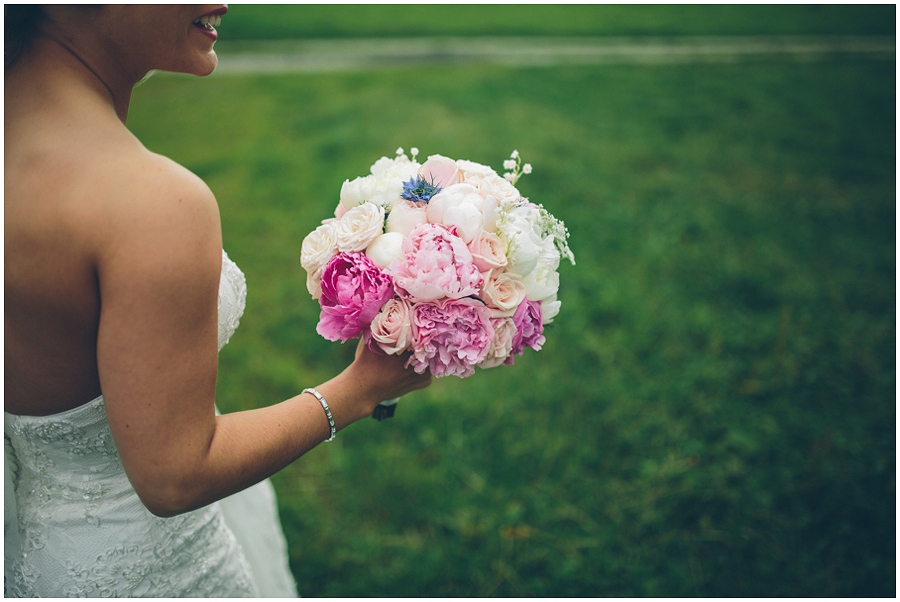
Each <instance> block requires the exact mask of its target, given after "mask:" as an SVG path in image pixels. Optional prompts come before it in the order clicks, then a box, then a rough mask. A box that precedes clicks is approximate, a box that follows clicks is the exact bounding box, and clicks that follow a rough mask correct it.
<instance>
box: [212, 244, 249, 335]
mask: <svg viewBox="0 0 900 602" xmlns="http://www.w3.org/2000/svg"><path fill="white" fill-rule="evenodd" d="M246 305H247V279H246V277H245V276H244V272H242V271H241V268H239V267H238V266H237V264H236V263H234V262H233V261H231V259H229V257H228V254H227V253H226V252H225V250H224V249H223V250H222V276H221V277H220V278H219V351H221V350H222V347H224V346H225V344H226V343H228V340H229V339H230V338H231V335H233V334H234V331H235V330H237V327H238V325H239V324H240V322H241V316H242V315H244V307H245V306H246Z"/></svg>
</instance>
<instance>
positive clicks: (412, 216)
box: [385, 199, 428, 236]
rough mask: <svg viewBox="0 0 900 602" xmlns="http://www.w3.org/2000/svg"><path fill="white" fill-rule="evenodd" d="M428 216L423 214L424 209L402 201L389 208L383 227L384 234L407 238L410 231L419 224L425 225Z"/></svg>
mask: <svg viewBox="0 0 900 602" xmlns="http://www.w3.org/2000/svg"><path fill="white" fill-rule="evenodd" d="M427 223H428V216H427V215H426V213H425V207H420V206H418V205H416V204H414V203H410V202H409V201H407V200H405V199H402V200H401V201H400V202H398V203H395V204H394V206H393V207H391V212H390V213H389V214H388V218H387V223H386V225H385V231H386V232H399V233H400V234H402V235H403V236H409V233H410V232H412V229H413V228H415V227H416V226H418V225H419V224H427Z"/></svg>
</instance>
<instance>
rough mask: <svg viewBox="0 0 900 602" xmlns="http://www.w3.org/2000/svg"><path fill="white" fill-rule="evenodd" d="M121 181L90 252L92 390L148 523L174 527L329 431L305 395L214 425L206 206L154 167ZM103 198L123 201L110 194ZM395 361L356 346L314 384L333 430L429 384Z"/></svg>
mask: <svg viewBox="0 0 900 602" xmlns="http://www.w3.org/2000/svg"><path fill="white" fill-rule="evenodd" d="M122 172H123V173H125V174H131V177H130V178H128V188H129V198H127V199H122V198H121V194H120V195H119V196H118V197H115V198H113V199H112V200H110V201H109V202H108V210H106V211H105V212H104V215H105V216H106V217H105V219H108V222H109V223H108V228H107V229H106V232H105V235H104V236H103V237H102V239H100V240H99V241H98V252H97V274H98V281H99V287H100V297H101V314H100V328H99V337H98V343H97V358H98V365H99V373H100V382H101V388H102V391H103V395H104V400H105V404H106V410H107V415H108V418H109V424H110V428H111V430H112V434H113V438H114V439H115V442H116V447H117V448H118V450H119V455H120V457H121V459H122V463H123V465H124V467H125V471H126V473H127V474H128V477H129V479H130V480H131V483H132V485H133V486H134V488H135V490H136V491H137V493H138V495H139V496H140V498H141V500H142V501H143V502H144V504H145V505H146V506H147V508H149V509H150V511H151V512H153V513H154V514H157V515H160V516H170V515H174V514H179V513H181V512H185V511H188V510H192V509H195V508H199V507H201V506H204V505H206V504H209V503H211V502H213V501H216V500H218V499H221V498H223V497H225V496H227V495H230V494H232V493H235V492H237V491H239V490H241V489H243V488H245V487H248V486H249V485H252V484H253V483H256V482H258V481H260V480H262V479H263V478H265V477H268V476H270V475H271V474H273V473H275V472H277V471H278V470H280V469H281V468H283V467H284V466H286V465H287V464H289V463H290V462H292V461H293V460H295V459H296V458H297V457H299V456H300V455H302V454H303V453H305V452H306V451H308V450H309V449H311V448H312V447H313V446H315V445H316V444H318V443H319V442H321V441H323V440H324V439H326V438H327V437H328V435H329V434H330V427H329V424H328V421H327V418H326V416H325V413H324V411H323V409H322V406H321V405H320V404H319V402H318V401H317V400H316V399H315V398H314V397H313V396H312V395H309V394H303V395H298V396H297V397H293V398H291V399H288V400H286V401H284V402H282V403H280V404H277V405H274V406H271V407H267V408H262V409H257V410H252V411H247V412H239V413H235V414H229V415H226V416H221V417H216V416H215V411H214V401H215V385H216V371H217V362H218V353H217V320H218V317H217V298H218V282H219V275H220V271H221V253H222V252H221V247H222V245H221V233H220V226H219V213H218V207H217V206H216V202H215V199H214V198H213V196H212V193H211V192H210V191H209V189H208V188H207V187H206V185H205V184H203V182H202V181H200V180H199V179H198V178H196V177H195V176H193V174H190V173H189V172H187V171H186V170H183V169H182V168H180V167H179V166H177V165H175V164H173V163H171V162H169V161H168V160H165V159H163V158H161V157H156V156H151V158H149V159H143V160H142V161H140V162H139V163H138V164H136V165H133V166H129V167H127V168H126V169H124V170H122ZM123 184H124V182H123ZM107 188H109V189H110V190H117V189H118V190H120V192H121V187H117V186H116V185H115V183H113V184H112V185H110V186H108V187H107ZM403 363H404V361H403V359H402V358H398V357H395V356H380V355H376V354H374V353H371V352H369V351H368V350H367V349H364V348H361V349H360V350H358V353H357V358H356V360H355V361H354V362H353V363H352V364H351V365H350V366H349V367H348V368H347V369H346V370H345V371H344V372H342V373H341V374H340V375H338V376H336V377H335V378H333V379H332V380H330V381H328V382H327V383H324V384H321V385H318V386H317V387H316V388H317V389H318V390H319V392H320V393H321V394H322V395H323V396H324V397H325V398H326V399H327V400H328V404H329V406H330V408H331V411H332V413H333V415H334V420H335V424H336V427H337V428H338V429H340V428H342V427H344V426H346V425H348V424H350V423H352V422H354V421H356V420H359V419H360V418H363V417H365V416H368V415H370V414H371V412H372V410H373V409H374V406H375V405H377V404H378V403H379V402H380V401H382V400H383V399H388V398H391V397H397V396H399V395H402V394H403V393H406V392H409V391H412V390H415V389H418V388H421V387H424V386H426V385H427V384H428V382H429V377H428V376H422V375H417V374H415V373H414V372H413V371H412V370H407V369H404V368H403Z"/></svg>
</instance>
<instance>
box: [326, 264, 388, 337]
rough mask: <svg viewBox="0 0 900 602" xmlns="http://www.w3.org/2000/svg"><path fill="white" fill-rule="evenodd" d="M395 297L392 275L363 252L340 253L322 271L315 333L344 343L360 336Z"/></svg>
mask: <svg viewBox="0 0 900 602" xmlns="http://www.w3.org/2000/svg"><path fill="white" fill-rule="evenodd" d="M393 296H394V287H393V285H392V284H391V278H390V276H388V275H387V274H386V273H384V272H383V271H381V270H380V269H379V268H378V266H376V265H375V264H374V263H372V260H370V259H369V258H368V257H366V256H365V254H364V253H338V254H337V255H335V256H334V257H332V258H331V260H330V261H329V262H328V263H327V264H326V265H325V270H324V271H323V272H322V296H321V297H320V298H319V303H320V304H321V306H322V311H321V313H320V314H319V324H318V325H317V326H316V332H318V333H319V334H320V335H322V336H323V337H325V338H326V339H328V340H329V341H337V340H340V341H341V342H342V343H343V342H345V341H347V340H349V339H352V338H354V337H356V336H358V335H359V334H360V333H361V332H362V331H363V330H364V329H365V328H366V327H367V326H368V325H369V324H370V323H371V322H372V319H373V318H375V316H376V315H377V314H378V312H379V311H380V310H381V306H382V305H384V303H385V302H386V301H387V300H388V299H390V298H391V297H393Z"/></svg>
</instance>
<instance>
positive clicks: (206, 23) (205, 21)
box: [194, 15, 222, 30]
mask: <svg viewBox="0 0 900 602" xmlns="http://www.w3.org/2000/svg"><path fill="white" fill-rule="evenodd" d="M221 24H222V15H208V16H206V17H200V18H199V19H197V20H196V21H194V25H199V26H200V27H202V28H204V29H209V30H212V29H213V28H214V27H218V26H219V25H221Z"/></svg>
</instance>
